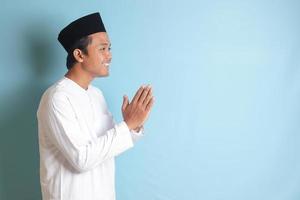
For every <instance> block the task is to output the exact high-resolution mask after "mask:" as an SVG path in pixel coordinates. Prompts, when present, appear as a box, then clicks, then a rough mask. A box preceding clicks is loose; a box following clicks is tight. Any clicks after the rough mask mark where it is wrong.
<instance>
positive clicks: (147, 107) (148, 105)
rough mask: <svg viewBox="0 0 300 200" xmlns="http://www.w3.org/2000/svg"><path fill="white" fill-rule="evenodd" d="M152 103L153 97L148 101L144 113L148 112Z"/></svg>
mask: <svg viewBox="0 0 300 200" xmlns="http://www.w3.org/2000/svg"><path fill="white" fill-rule="evenodd" d="M153 103H154V97H152V98H151V100H150V101H149V103H148V104H147V106H146V111H147V112H149V111H150V109H151V107H152V106H153Z"/></svg>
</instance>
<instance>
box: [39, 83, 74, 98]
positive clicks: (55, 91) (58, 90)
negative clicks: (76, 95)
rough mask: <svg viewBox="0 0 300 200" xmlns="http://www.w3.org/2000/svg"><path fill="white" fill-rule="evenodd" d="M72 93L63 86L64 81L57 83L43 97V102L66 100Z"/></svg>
mask: <svg viewBox="0 0 300 200" xmlns="http://www.w3.org/2000/svg"><path fill="white" fill-rule="evenodd" d="M68 93H70V91H69V90H68V88H67V87H66V85H65V84H63V79H60V80H58V81H56V82H55V83H54V84H52V85H50V86H49V87H48V88H47V89H46V90H45V92H44V93H43V95H42V99H41V100H48V101H49V100H50V101H52V100H55V99H65V98H66V97H67V96H68Z"/></svg>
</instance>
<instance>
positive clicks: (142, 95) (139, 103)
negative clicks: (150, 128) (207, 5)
mask: <svg viewBox="0 0 300 200" xmlns="http://www.w3.org/2000/svg"><path fill="white" fill-rule="evenodd" d="M153 103H154V97H153V96H152V88H151V86H149V85H148V86H141V87H140V88H139V90H138V91H137V92H136V94H135V96H134V97H133V99H132V101H131V102H130V103H129V100H128V97H127V96H126V95H124V97H123V105H122V115H123V119H124V121H125V122H126V124H127V126H128V128H129V130H135V131H139V130H140V128H141V127H142V126H143V124H144V123H145V121H146V120H147V118H148V116H149V113H150V110H151V108H152V106H153Z"/></svg>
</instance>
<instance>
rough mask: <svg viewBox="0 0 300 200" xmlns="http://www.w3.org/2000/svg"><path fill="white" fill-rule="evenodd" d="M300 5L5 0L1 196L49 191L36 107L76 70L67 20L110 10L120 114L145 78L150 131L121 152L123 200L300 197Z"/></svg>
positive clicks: (1, 12)
mask: <svg viewBox="0 0 300 200" xmlns="http://www.w3.org/2000/svg"><path fill="white" fill-rule="evenodd" d="M299 10H300V2H299V1H297V0H263V1H262V0H243V1H240V0H227V1H225V0H223V1H221V0H197V1H196V0H195V1H192V0H185V1H174V0H172V1H171V0H165V1H159V0H149V1H137V0H127V1H125V0H119V1H117V0H110V1H108V0H107V1H99V0H98V1H59V0H52V1H45V0H41V1H37V0H35V1H33V0H29V1H16V0H2V1H1V8H0V25H1V28H0V29H1V31H0V39H1V45H0V61H1V63H0V67H1V73H0V84H1V87H0V95H1V98H0V128H1V131H0V134H1V135H0V199H1V200H38V199H41V194H40V186H39V171H38V167H39V166H38V165H39V154H38V139H37V121H36V109H37V107H38V103H39V99H40V97H41V95H42V93H43V91H44V90H45V89H46V88H47V87H49V86H50V85H51V84H52V83H54V82H55V81H57V80H58V79H60V78H61V77H62V76H63V75H64V73H65V72H66V67H65V58H66V53H65V52H64V50H63V48H62V47H61V46H60V44H59V43H58V42H57V40H56V38H57V34H58V32H59V31H60V30H61V29H62V28H63V27H64V26H65V25H67V24H68V23H70V22H71V21H73V20H75V19H77V18H78V17H81V16H83V15H86V14H89V13H92V12H97V11H99V12H101V15H102V18H103V20H104V23H105V25H106V28H107V31H108V33H109V36H110V39H111V42H112V53H113V62H112V66H111V71H110V77H108V78H104V79H97V80H95V81H94V82H93V84H94V85H96V86H97V87H99V88H101V90H102V91H103V92H104V94H105V97H106V100H107V102H108V105H109V107H110V110H111V112H112V113H113V114H114V116H115V118H116V120H117V121H120V120H122V118H121V112H120V108H121V104H122V96H123V95H124V94H127V95H128V96H129V97H130V98H131V97H132V96H133V95H134V92H135V91H136V89H138V87H139V86H140V85H141V84H145V83H149V84H151V85H152V86H153V88H154V93H155V97H156V103H155V105H154V107H153V110H152V113H151V115H150V118H149V120H148V122H147V124H146V126H145V128H146V136H145V137H144V138H143V140H141V141H140V142H139V143H138V144H137V145H136V146H135V148H133V149H131V150H129V151H128V152H126V153H124V154H122V155H121V156H119V157H118V158H117V169H116V170H117V171H116V179H117V184H116V187H117V197H118V199H119V200H298V199H300V156H299V152H300V119H299V117H300V68H299V67H300V12H299Z"/></svg>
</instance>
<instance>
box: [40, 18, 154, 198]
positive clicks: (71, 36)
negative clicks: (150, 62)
mask: <svg viewBox="0 0 300 200" xmlns="http://www.w3.org/2000/svg"><path fill="white" fill-rule="evenodd" d="M58 40H59V42H60V43H61V44H62V46H63V47H64V48H65V50H66V51H67V52H68V57H67V68H68V72H67V73H66V74H65V75H64V77H63V78H62V79H60V80H59V81H58V82H56V83H55V84H54V85H52V86H51V87H50V88H48V89H47V90H46V91H45V93H44V94H43V96H42V98H41V101H40V105H39V108H38V111H37V118H38V129H39V150H40V182H41V189H42V195H43V200H114V199H115V182H114V178H115V177H114V176H115V162H114V157H115V156H117V155H119V154H120V153H122V152H124V151H126V150H127V149H129V148H131V147H132V146H133V143H134V142H135V141H136V140H138V139H139V138H140V137H141V136H142V135H143V133H142V132H143V124H144V123H145V121H146V119H147V118H148V115H149V112H150V110H151V107H152V105H153V102H154V99H153V95H152V89H151V87H149V86H142V87H140V89H139V90H138V91H137V92H136V94H135V96H134V98H133V99H132V101H131V102H129V100H128V98H127V97H126V96H124V97H123V105H122V108H121V110H122V115H123V119H124V120H123V121H122V122H121V123H115V122H114V119H113V117H112V115H111V113H110V112H109V110H108V108H107V104H106V102H105V99H104V96H103V94H102V92H101V90H99V89H98V88H96V87H94V86H92V85H91V81H92V80H93V79H94V78H96V77H105V76H108V75H109V64H110V62H111V59H112V56H111V53H110V41H109V38H108V35H107V33H106V30H105V27H104V25H103V23H102V20H101V17H100V14H99V13H93V14H90V15H87V16H84V17H82V18H79V19H77V20H75V21H74V22H72V23H70V24H69V25H68V26H66V27H65V28H64V29H63V30H62V31H61V32H60V33H59V36H58Z"/></svg>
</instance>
